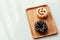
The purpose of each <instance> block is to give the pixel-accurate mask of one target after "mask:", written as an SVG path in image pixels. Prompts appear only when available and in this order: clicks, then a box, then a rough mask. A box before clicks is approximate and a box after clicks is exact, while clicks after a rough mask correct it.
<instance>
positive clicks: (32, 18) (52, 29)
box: [26, 5, 57, 38]
mask: <svg viewBox="0 0 60 40" xmlns="http://www.w3.org/2000/svg"><path fill="white" fill-rule="evenodd" d="M40 7H44V8H46V9H47V10H48V16H47V18H46V19H40V18H38V17H37V15H36V13H37V12H36V10H37V8H40ZM26 14H27V18H28V22H29V24H30V29H31V33H32V36H33V38H40V37H45V36H48V35H53V34H57V28H56V25H55V22H54V20H53V17H52V15H51V11H50V9H49V7H48V5H41V6H37V7H32V8H28V9H26ZM39 20H43V21H44V22H46V24H47V25H48V33H47V34H45V35H41V34H40V33H38V32H37V31H36V30H35V29H34V25H35V23H36V22H37V21H39Z"/></svg>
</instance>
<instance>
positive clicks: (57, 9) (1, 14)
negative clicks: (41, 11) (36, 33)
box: [0, 0, 60, 40]
mask: <svg viewBox="0 0 60 40" xmlns="http://www.w3.org/2000/svg"><path fill="white" fill-rule="evenodd" d="M42 4H47V5H49V7H50V10H51V12H52V15H53V18H54V20H55V23H56V26H57V29H58V34H57V35H54V36H48V37H45V38H41V39H33V38H32V35H31V31H30V28H29V24H28V20H27V17H26V11H25V10H26V8H29V7H34V6H39V5H42ZM59 39H60V0H0V40H59Z"/></svg>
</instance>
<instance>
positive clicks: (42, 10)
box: [37, 7, 48, 18]
mask: <svg viewBox="0 0 60 40" xmlns="http://www.w3.org/2000/svg"><path fill="white" fill-rule="evenodd" d="M47 14H48V11H47V10H46V8H44V7H40V8H38V9H37V15H38V17H39V18H46V17H47Z"/></svg>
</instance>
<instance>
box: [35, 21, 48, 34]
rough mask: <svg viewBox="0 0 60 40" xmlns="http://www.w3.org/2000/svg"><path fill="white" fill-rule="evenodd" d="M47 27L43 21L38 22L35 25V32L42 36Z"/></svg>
mask: <svg viewBox="0 0 60 40" xmlns="http://www.w3.org/2000/svg"><path fill="white" fill-rule="evenodd" d="M47 29H48V26H47V24H46V23H45V22H43V21H38V22H36V23H35V30H36V31H37V32H39V33H41V34H44V33H46V32H47Z"/></svg>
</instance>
